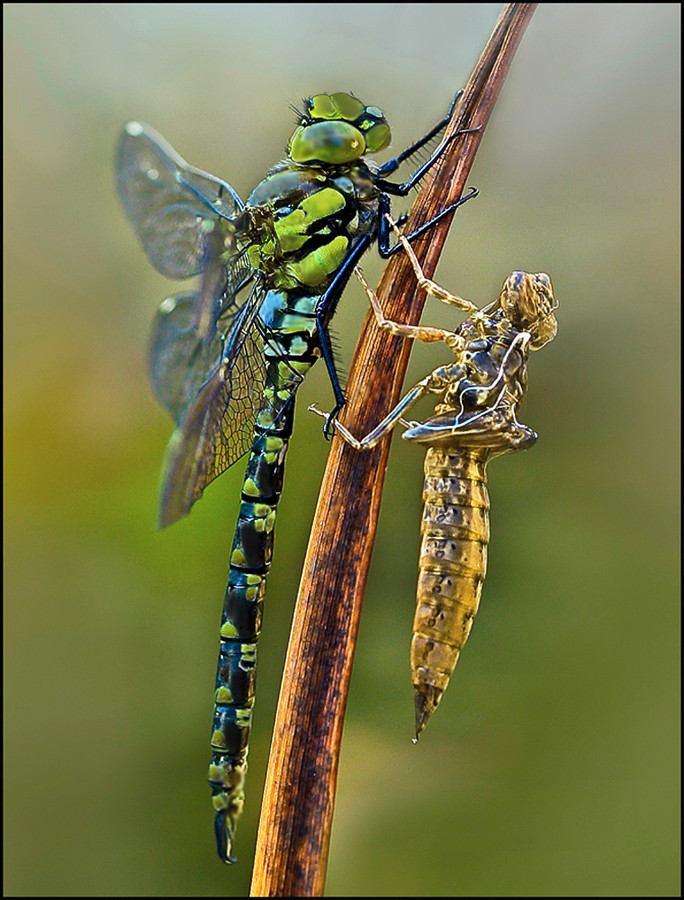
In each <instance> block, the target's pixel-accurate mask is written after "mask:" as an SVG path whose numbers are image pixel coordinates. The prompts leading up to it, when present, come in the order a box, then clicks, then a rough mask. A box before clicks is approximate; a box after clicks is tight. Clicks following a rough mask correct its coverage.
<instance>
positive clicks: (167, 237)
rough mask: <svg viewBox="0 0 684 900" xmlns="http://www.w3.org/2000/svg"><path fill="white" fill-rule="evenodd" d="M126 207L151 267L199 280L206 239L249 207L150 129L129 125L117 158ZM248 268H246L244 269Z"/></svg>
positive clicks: (120, 188) (171, 275)
mask: <svg viewBox="0 0 684 900" xmlns="http://www.w3.org/2000/svg"><path fill="white" fill-rule="evenodd" d="M116 181H117V189H118V192H119V196H120V198H121V202H122V203H123V206H124V209H125V211H126V214H127V216H128V218H129V220H130V222H131V224H132V225H133V228H134V230H135V233H136V234H137V236H138V239H139V240H140V243H141V244H142V246H143V249H144V250H145V252H146V253H147V255H148V257H149V259H150V262H151V263H152V265H153V266H154V267H155V268H156V269H157V270H158V271H159V272H161V274H162V275H166V276H167V277H168V278H189V277H190V276H192V275H197V274H198V273H199V272H200V271H202V269H203V265H204V263H205V234H206V233H207V226H209V228H210V229H211V227H212V224H211V223H213V221H215V219H216V218H217V217H218V218H220V219H223V220H226V219H227V220H232V219H234V218H235V217H236V216H238V215H239V214H240V213H241V212H242V210H243V208H244V205H243V203H242V201H241V200H240V198H239V197H238V195H237V194H236V192H235V191H234V190H233V188H232V187H231V186H230V185H229V184H228V183H227V182H225V181H221V179H220V178H216V177H215V176H213V175H209V174H208V173H206V172H202V171H201V170H200V169H196V168H194V166H190V165H188V163H186V162H185V160H184V159H183V158H182V157H181V156H179V154H178V153H176V151H175V150H174V149H173V148H172V147H171V146H170V145H169V144H167V142H166V141H165V140H164V139H163V138H162V137H161V135H159V134H157V132H156V131H154V129H152V128H150V127H149V125H144V124H142V123H140V122H129V123H128V124H127V125H126V126H125V128H124V130H123V133H122V135H121V138H120V140H119V145H118V149H117V156H116ZM243 265H244V263H243Z"/></svg>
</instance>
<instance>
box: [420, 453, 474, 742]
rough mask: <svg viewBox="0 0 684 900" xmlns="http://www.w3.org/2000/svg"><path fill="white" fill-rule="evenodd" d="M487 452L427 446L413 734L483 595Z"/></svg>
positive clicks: (430, 708) (443, 682)
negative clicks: (414, 727) (414, 726)
mask: <svg viewBox="0 0 684 900" xmlns="http://www.w3.org/2000/svg"><path fill="white" fill-rule="evenodd" d="M488 455H489V453H488V451H487V450H486V449H485V450H483V449H478V450H465V449H459V450H458V451H453V450H451V451H450V450H448V449H442V448H438V447H430V448H429V449H428V451H427V456H426V459H425V483H424V487H423V504H424V506H423V521H422V526H421V533H422V535H423V538H422V544H421V550H420V564H419V566H420V568H419V576H418V592H417V601H416V614H415V618H414V622H413V639H412V641H411V673H412V678H413V686H414V692H415V701H416V735H418V734H419V733H420V731H421V730H422V729H423V727H424V726H425V724H426V722H427V720H428V719H429V718H430V716H431V715H432V713H433V712H434V710H435V708H436V707H437V704H438V703H439V701H440V698H441V696H442V694H443V692H444V691H445V690H446V687H447V685H448V683H449V678H450V676H451V673H452V672H453V671H454V668H455V666H456V663H457V661H458V656H459V653H460V652H461V649H462V647H463V645H464V644H465V642H466V640H467V639H468V635H469V633H470V627H471V625H472V621H473V617H474V616H475V613H476V612H477V608H478V606H479V603H480V596H481V594H482V584H483V582H484V578H485V573H486V570H487V544H488V543H489V494H488V492H487V476H486V471H485V465H486V462H487V457H488Z"/></svg>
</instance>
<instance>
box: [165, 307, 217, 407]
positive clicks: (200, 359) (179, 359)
mask: <svg viewBox="0 0 684 900" xmlns="http://www.w3.org/2000/svg"><path fill="white" fill-rule="evenodd" d="M199 302H200V298H199V295H198V294H196V293H188V294H179V295H177V296H175V297H167V298H166V300H163V301H162V303H161V305H160V307H159V309H158V310H157V314H156V316H155V319H154V322H153V324H152V332H151V334H150V343H149V348H148V371H149V377H150V381H151V382H152V387H153V388H154V392H155V394H156V396H157V399H158V400H159V402H160V403H161V404H162V406H164V407H165V408H166V409H167V410H168V412H169V413H170V414H171V416H172V417H173V419H174V421H175V422H176V424H178V423H179V422H180V420H181V419H182V418H183V416H184V415H185V413H186V411H187V409H188V407H189V406H190V404H191V403H192V401H193V400H194V399H195V397H196V396H197V392H198V391H199V389H200V387H201V385H202V384H203V383H204V382H205V381H206V380H207V376H208V375H209V373H210V372H212V371H213V370H214V369H216V367H217V366H218V364H219V363H220V361H221V357H222V356H223V343H224V342H223V337H222V336H221V334H220V333H219V332H218V331H216V330H215V331H214V336H213V338H212V339H211V340H210V341H205V340H203V339H201V338H200V337H199V335H198V331H197V328H196V318H197V306H198V303H199Z"/></svg>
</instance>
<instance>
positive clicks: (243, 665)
mask: <svg viewBox="0 0 684 900" xmlns="http://www.w3.org/2000/svg"><path fill="white" fill-rule="evenodd" d="M269 296H270V295H269ZM278 297H279V299H280V301H281V302H282V304H283V305H282V308H280V309H279V316H280V317H281V318H282V319H284V320H286V322H287V326H288V328H287V331H284V330H283V331H281V332H280V333H276V332H273V333H272V335H271V336H270V338H269V341H268V343H267V345H266V347H265V349H264V353H265V356H266V359H267V367H266V385H265V387H264V397H263V403H262V408H261V411H260V413H259V415H258V417H257V421H256V425H255V438H254V444H253V445H252V449H251V452H250V457H249V461H248V463H247V471H246V472H245V478H244V481H243V485H242V503H241V505H240V514H239V516H238V521H237V526H236V528H235V536H234V538H233V546H232V550H231V555H230V572H229V576H228V587H227V588H226V596H225V600H224V604H223V614H222V617H221V633H220V639H221V645H220V651H219V659H218V667H217V671H216V690H215V695H214V702H215V706H214V720H213V725H212V735H211V749H212V754H213V755H212V758H211V763H210V765H209V784H210V786H211V792H212V803H213V805H214V809H215V810H216V819H215V831H216V840H217V849H218V852H219V855H220V856H221V858H222V859H224V860H225V861H226V862H233V861H234V859H233V857H232V856H231V844H232V841H233V836H234V833H235V826H236V824H237V820H238V818H239V816H240V813H241V812H242V806H243V803H244V789H243V786H244V780H245V774H246V772H247V750H248V743H249V736H250V731H251V723H252V707H253V706H254V690H255V684H256V651H257V641H258V638H259V633H260V631H261V618H262V614H263V606H264V593H265V590H266V576H267V575H268V571H269V569H270V567H271V558H272V555H273V539H274V529H275V520H276V508H277V505H278V501H279V500H280V494H281V491H282V487H283V475H284V471H285V455H286V453H287V447H288V443H289V438H290V435H291V434H292V422H293V417H294V401H295V393H296V390H297V387H298V386H299V384H300V383H301V381H302V378H303V377H304V375H305V374H306V372H307V371H308V369H309V368H310V367H311V366H312V365H313V363H314V362H315V361H316V359H317V358H318V355H319V350H318V338H317V330H316V320H315V314H314V310H315V306H316V300H317V298H316V297H315V296H301V295H299V296H288V295H287V294H279V295H278ZM267 302H268V304H269V309H270V311H271V313H273V308H274V304H275V301H274V300H273V298H272V297H271V298H270V299H268V300H267Z"/></svg>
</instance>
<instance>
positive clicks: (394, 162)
mask: <svg viewBox="0 0 684 900" xmlns="http://www.w3.org/2000/svg"><path fill="white" fill-rule="evenodd" d="M462 96H463V91H462V90H460V91H457V92H456V96H455V97H454V99H453V100H452V101H451V106H450V107H449V112H448V113H447V114H446V116H444V118H443V119H442V121H441V122H438V123H437V124H436V125H435V126H434V128H431V129H430V131H428V132H427V134H425V135H423V137H422V138H419V140H417V141H416V142H415V143H413V144H411V146H410V147H407V148H406V150H403V151H402V152H401V153H398V154H397V155H396V156H395V157H394V159H390V160H388V161H387V162H386V163H384V164H383V165H382V166H380V168H379V169H378V172H377V174H378V175H379V177H380V178H384V177H385V175H391V174H392V173H393V172H396V170H397V169H398V168H399V166H400V165H401V164H402V163H403V162H404V161H405V160H407V159H408V158H409V157H410V156H413V154H414V153H417V152H418V150H420V149H421V148H422V147H424V146H425V145H426V144H427V143H428V141H431V140H432V138H433V137H434V136H435V135H436V134H439V132H440V131H443V130H444V129H445V128H446V127H447V125H448V124H449V121H450V120H451V116H452V114H453V112H454V109H455V108H456V104H457V103H458V101H459V100H460V99H461V97H462Z"/></svg>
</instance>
